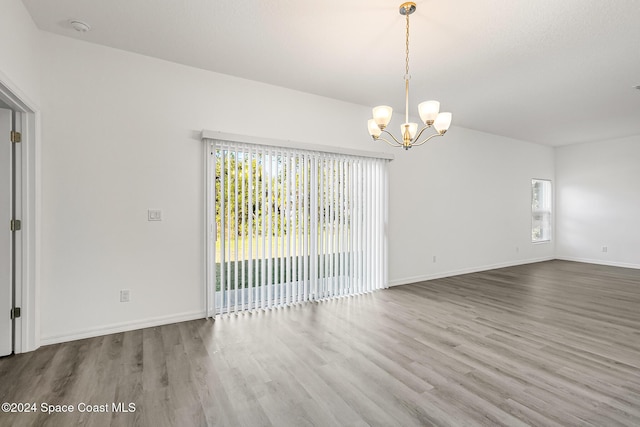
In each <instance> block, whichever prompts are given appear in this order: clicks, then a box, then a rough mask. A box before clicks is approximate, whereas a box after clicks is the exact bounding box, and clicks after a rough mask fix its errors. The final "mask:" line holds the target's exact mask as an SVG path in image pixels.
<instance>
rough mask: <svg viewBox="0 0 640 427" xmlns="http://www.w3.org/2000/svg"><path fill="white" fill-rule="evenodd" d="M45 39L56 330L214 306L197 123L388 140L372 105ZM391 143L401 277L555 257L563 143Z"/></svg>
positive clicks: (452, 139) (46, 222)
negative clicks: (534, 225)
mask: <svg viewBox="0 0 640 427" xmlns="http://www.w3.org/2000/svg"><path fill="white" fill-rule="evenodd" d="M43 44H44V46H43V49H42V50H43V52H44V54H43V55H44V56H43V62H44V65H43V67H42V68H43V70H45V71H44V72H43V73H42V87H43V134H44V135H46V144H45V145H44V146H43V164H42V168H43V171H42V174H43V184H42V186H43V212H42V218H43V242H42V253H43V264H42V338H43V343H48V342H56V341H64V340H68V339H73V338H78V337H83V336H91V335H96V334H99V333H102V332H108V331H115V330H124V329H131V328H134V327H139V326H144V325H149V324H157V323H165V322H169V321H175V320H180V319H188V318H195V317H201V316H202V314H203V303H204V301H203V298H204V285H203V282H204V277H203V276H204V275H203V269H204V259H203V242H204V240H203V239H204V232H203V227H202V223H203V211H204V207H203V186H202V179H203V178H202V176H203V175H202V174H203V167H202V164H203V150H202V146H201V143H200V141H199V138H198V137H199V130H200V129H203V128H205V129H210V130H220V131H223V132H229V133H236V134H246V135H257V136H261V137H265V138H275V139H285V140H286V139H290V140H296V141H301V142H306V143H315V144H323V145H336V146H342V147H350V148H355V149H360V150H362V149H365V150H371V151H373V150H390V149H389V148H386V147H385V146H384V145H383V144H382V143H377V144H376V143H373V142H372V141H371V139H370V138H369V136H368V134H367V131H366V120H367V119H368V117H369V115H370V114H371V113H370V108H368V107H363V106H358V105H353V104H348V103H344V102H340V101H336V100H331V99H327V98H323V97H319V96H314V95H309V94H305V93H301V92H296V91H292V90H288V89H283V88H278V87H274V86H269V85H265V84H261V83H257V82H251V81H247V80H242V79H239V78H234V77H230V76H225V75H220V74H215V73H210V72H206V71H202V70H198V69H193V68H189V67H185V66H181V65H177V64H173V63H168V62H165V61H161V60H157V59H153V58H148V57H144V56H140V55H136V54H132V53H126V52H122V51H118V50H114V49H109V48H105V47H101V46H97V45H92V44H88V43H84V42H81V41H77V40H73V39H68V38H64V37H60V36H56V35H52V34H43ZM323 124H327V125H328V126H331V130H330V131H328V132H326V133H323V132H321V127H322V125H323ZM394 153H395V155H396V160H395V161H393V162H392V164H391V173H390V177H391V186H390V191H391V207H390V226H389V235H390V272H391V277H390V279H391V282H392V283H393V284H398V283H406V282H409V281H412V280H414V279H421V278H426V277H432V276H434V275H438V274H439V275H445V274H449V273H453V272H458V271H469V270H479V269H483V268H490V267H492V266H496V265H508V264H513V263H521V262H527V261H532V260H537V259H548V258H551V257H552V255H553V247H552V245H538V246H534V245H531V244H530V243H529V239H530V212H529V210H530V201H529V197H530V179H531V178H532V177H538V178H553V150H552V149H550V148H548V147H541V146H536V145H532V144H528V143H524V142H520V141H515V140H511V139H506V138H500V137H496V136H493V135H488V134H483V133H479V132H475V131H471V130H465V129H462V128H455V127H454V128H453V129H452V130H451V131H450V133H449V134H447V136H446V137H445V138H442V139H441V140H440V141H438V142H437V143H435V144H433V145H430V146H425V147H422V148H416V149H413V150H411V151H410V152H403V151H394ZM148 208H154V209H161V210H162V212H163V221H162V222H147V218H146V215H147V209H148ZM407 212H408V216H409V217H410V218H411V219H410V220H408V219H407V217H406V215H405V214H406V213H407ZM516 246H518V247H519V248H520V252H519V253H516V251H515V248H516ZM432 255H437V256H438V261H437V262H436V263H435V264H434V263H432V262H431V261H430V260H431V256H432ZM425 257H426V258H425ZM425 259H426V260H427V261H429V262H426V261H425ZM121 289H130V290H131V302H130V303H120V302H119V301H118V298H119V291H120V290H121Z"/></svg>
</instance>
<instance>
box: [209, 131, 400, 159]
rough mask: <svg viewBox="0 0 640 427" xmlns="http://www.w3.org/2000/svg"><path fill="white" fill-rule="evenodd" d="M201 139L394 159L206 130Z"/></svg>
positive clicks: (378, 153)
mask: <svg viewBox="0 0 640 427" xmlns="http://www.w3.org/2000/svg"><path fill="white" fill-rule="evenodd" d="M201 139H202V140H215V141H229V142H239V143H243V144H255V145H267V146H269V147H282V148H297V149H300V150H307V151H320V152H323V153H332V154H347V155H349V156H359V157H373V158H376V159H386V160H393V159H394V158H395V157H394V155H393V154H390V153H383V152H376V151H365V150H354V149H351V148H342V147H334V146H330V145H320V144H307V143H304V142H297V141H290V140H286V141H285V140H283V139H270V138H262V137H259V136H249V135H238V134H234V133H225V132H218V131H213V130H206V129H203V130H202V136H201Z"/></svg>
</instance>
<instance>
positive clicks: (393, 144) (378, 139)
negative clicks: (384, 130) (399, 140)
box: [376, 137, 402, 148]
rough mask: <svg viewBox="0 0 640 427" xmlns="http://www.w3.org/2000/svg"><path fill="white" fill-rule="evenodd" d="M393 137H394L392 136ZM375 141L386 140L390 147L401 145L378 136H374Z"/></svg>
mask: <svg viewBox="0 0 640 427" xmlns="http://www.w3.org/2000/svg"><path fill="white" fill-rule="evenodd" d="M394 139H395V138H394ZM376 141H384V142H386V143H387V144H389V145H390V146H391V147H394V148H398V147H402V145H399V144H396V143H393V142H391V141H389V140H387V139H384V138H380V137H377V138H376Z"/></svg>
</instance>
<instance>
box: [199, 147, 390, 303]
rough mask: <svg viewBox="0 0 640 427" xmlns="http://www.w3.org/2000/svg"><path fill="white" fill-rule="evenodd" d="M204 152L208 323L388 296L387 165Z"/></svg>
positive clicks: (290, 153)
mask: <svg viewBox="0 0 640 427" xmlns="http://www.w3.org/2000/svg"><path fill="white" fill-rule="evenodd" d="M209 148H210V150H209V153H208V155H209V159H208V165H207V170H208V181H209V182H208V185H207V201H208V211H209V215H208V216H209V218H208V221H209V227H210V228H209V232H210V239H209V251H208V257H209V258H210V259H209V261H208V262H209V266H210V269H209V270H210V272H209V275H208V290H209V292H208V293H209V301H208V310H207V311H208V313H209V315H213V314H221V313H233V312H239V311H243V310H255V309H269V308H274V307H279V306H283V305H289V304H295V303H300V302H304V301H314V300H322V299H327V298H333V297H339V296H347V295H355V294H361V293H366V292H370V291H372V290H375V289H380V288H383V287H386V286H387V262H386V259H387V252H386V235H385V226H386V222H387V160H384V159H377V158H369V157H359V156H349V155H343V154H332V153H324V152H315V151H306V150H300V149H292V148H278V147H271V146H263V145H252V144H242V143H236V142H225V141H210V145H209Z"/></svg>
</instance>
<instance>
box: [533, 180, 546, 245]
mask: <svg viewBox="0 0 640 427" xmlns="http://www.w3.org/2000/svg"><path fill="white" fill-rule="evenodd" d="M550 240H551V181H549V180H546V179H532V180H531V241H532V242H548V241H550Z"/></svg>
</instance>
